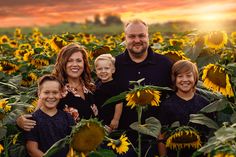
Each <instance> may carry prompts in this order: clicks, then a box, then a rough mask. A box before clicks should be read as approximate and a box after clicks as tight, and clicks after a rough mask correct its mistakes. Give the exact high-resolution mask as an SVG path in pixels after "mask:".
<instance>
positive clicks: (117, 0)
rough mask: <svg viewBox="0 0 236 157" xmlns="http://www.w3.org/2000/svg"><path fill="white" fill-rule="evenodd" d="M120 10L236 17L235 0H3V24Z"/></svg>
mask: <svg viewBox="0 0 236 157" xmlns="http://www.w3.org/2000/svg"><path fill="white" fill-rule="evenodd" d="M106 13H111V14H117V15H119V16H120V17H121V19H122V21H127V20H129V19H132V18H141V19H143V20H145V21H146V22H147V23H149V24H151V23H155V22H159V23H163V22H167V21H178V20H186V21H212V22H213V21H214V22H216V23H217V22H218V23H219V21H222V20H233V19H236V0H0V27H11V26H12V27H18V26H45V25H51V24H57V23H60V22H63V21H67V22H72V21H73V22H85V19H89V20H93V18H94V15H95V14H100V15H101V16H103V15H105V14H106Z"/></svg>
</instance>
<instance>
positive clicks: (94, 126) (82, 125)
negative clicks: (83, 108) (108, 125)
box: [71, 119, 105, 154]
mask: <svg viewBox="0 0 236 157" xmlns="http://www.w3.org/2000/svg"><path fill="white" fill-rule="evenodd" d="M104 137H105V130H104V128H103V126H102V124H101V122H99V121H97V119H89V120H85V119H82V120H81V121H80V122H79V123H77V125H76V126H75V127H74V128H73V130H72V137H71V138H72V140H71V147H72V148H73V149H74V150H76V151H77V152H79V153H84V154H87V153H89V152H90V151H94V150H95V149H96V148H97V147H98V146H99V145H100V144H101V143H102V141H103V139H104Z"/></svg>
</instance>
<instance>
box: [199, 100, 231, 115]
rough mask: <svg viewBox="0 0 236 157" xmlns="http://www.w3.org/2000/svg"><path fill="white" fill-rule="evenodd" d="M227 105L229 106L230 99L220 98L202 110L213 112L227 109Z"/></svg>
mask: <svg viewBox="0 0 236 157" xmlns="http://www.w3.org/2000/svg"><path fill="white" fill-rule="evenodd" d="M227 106H228V101H226V100H225V99H220V100H216V101H214V102H212V103H210V104H209V105H207V106H205V107H204V108H202V109H201V112H205V113H211V112H216V111H221V110H223V109H225V108H226V107H227Z"/></svg>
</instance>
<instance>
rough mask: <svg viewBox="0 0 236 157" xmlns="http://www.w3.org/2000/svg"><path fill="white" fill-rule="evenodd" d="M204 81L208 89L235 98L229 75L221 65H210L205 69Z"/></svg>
mask: <svg viewBox="0 0 236 157" xmlns="http://www.w3.org/2000/svg"><path fill="white" fill-rule="evenodd" d="M202 81H203V85H204V86H205V87H206V88H208V89H211V90H212V91H214V92H220V93H221V94H223V95H225V96H229V97H232V96H234V92H233V89H232V85H231V83H230V77H229V74H228V73H227V72H226V70H225V68H224V67H222V66H220V65H215V64H208V65H207V66H206V67H205V68H204V69H203V75H202Z"/></svg>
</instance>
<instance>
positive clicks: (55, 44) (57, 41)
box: [50, 36, 67, 52]
mask: <svg viewBox="0 0 236 157" xmlns="http://www.w3.org/2000/svg"><path fill="white" fill-rule="evenodd" d="M50 45H51V48H52V49H53V50H55V52H59V51H60V49H61V48H62V47H64V46H66V45H67V42H66V41H65V40H63V39H62V38H61V37H59V36H54V37H53V38H52V39H51V40H50Z"/></svg>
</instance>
